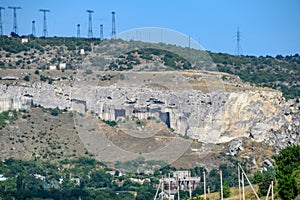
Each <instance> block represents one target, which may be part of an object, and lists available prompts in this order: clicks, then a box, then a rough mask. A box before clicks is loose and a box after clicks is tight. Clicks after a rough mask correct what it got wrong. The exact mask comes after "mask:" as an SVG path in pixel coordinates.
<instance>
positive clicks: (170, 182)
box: [169, 173, 171, 200]
mask: <svg viewBox="0 0 300 200" xmlns="http://www.w3.org/2000/svg"><path fill="white" fill-rule="evenodd" d="M169 200H171V179H170V173H169Z"/></svg>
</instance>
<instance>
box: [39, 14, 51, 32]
mask: <svg viewBox="0 0 300 200" xmlns="http://www.w3.org/2000/svg"><path fill="white" fill-rule="evenodd" d="M39 11H40V12H43V13H44V17H43V21H44V25H43V34H42V35H43V37H47V36H48V30H47V18H46V13H47V12H50V10H47V9H39Z"/></svg>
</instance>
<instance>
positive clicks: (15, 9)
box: [8, 6, 22, 34]
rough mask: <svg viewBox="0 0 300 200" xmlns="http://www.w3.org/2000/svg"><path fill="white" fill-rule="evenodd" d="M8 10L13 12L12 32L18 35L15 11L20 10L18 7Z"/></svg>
mask: <svg viewBox="0 0 300 200" xmlns="http://www.w3.org/2000/svg"><path fill="white" fill-rule="evenodd" d="M8 8H9V9H12V10H13V18H14V25H13V32H14V33H16V34H18V24H17V10H18V9H22V8H21V7H19V6H8Z"/></svg>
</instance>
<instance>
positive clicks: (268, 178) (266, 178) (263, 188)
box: [253, 168, 275, 196]
mask: <svg viewBox="0 0 300 200" xmlns="http://www.w3.org/2000/svg"><path fill="white" fill-rule="evenodd" d="M253 179H254V183H257V184H258V193H259V195H260V196H266V195H267V193H268V189H269V187H270V184H271V182H272V181H274V182H275V171H274V169H272V168H267V171H264V172H262V173H260V172H258V173H255V174H254V178H253Z"/></svg>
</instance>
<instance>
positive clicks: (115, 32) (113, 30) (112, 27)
mask: <svg viewBox="0 0 300 200" xmlns="http://www.w3.org/2000/svg"><path fill="white" fill-rule="evenodd" d="M111 14H112V24H111V38H113V39H115V38H116V34H117V31H116V12H114V11H113V12H111Z"/></svg>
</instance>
